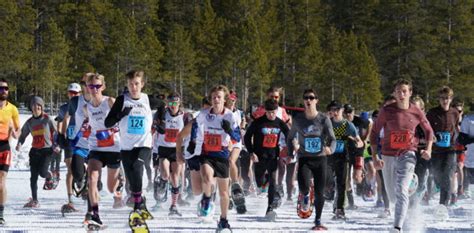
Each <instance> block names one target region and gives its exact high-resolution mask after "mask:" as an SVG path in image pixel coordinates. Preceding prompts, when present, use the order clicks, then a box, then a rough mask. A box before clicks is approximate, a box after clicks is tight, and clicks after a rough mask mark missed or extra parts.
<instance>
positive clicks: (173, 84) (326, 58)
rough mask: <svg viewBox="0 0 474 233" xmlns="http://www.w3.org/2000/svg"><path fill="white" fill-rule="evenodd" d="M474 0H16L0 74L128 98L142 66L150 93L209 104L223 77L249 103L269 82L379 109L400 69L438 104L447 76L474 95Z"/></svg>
mask: <svg viewBox="0 0 474 233" xmlns="http://www.w3.org/2000/svg"><path fill="white" fill-rule="evenodd" d="M473 5H474V3H473V1H471V0H469V1H466V0H464V1H461V0H445V1H441V0H433V1H424V0H421V1H420V0H403V1H402V0H398V1H396V0H387V1H379V0H348V1H339V0H281V1H280V0H279V1H276V0H226V1H220V0H181V1H175V0H160V1H159V0H67V1H52V0H50V1H43V0H16V1H15V0H8V1H0V35H1V36H0V51H1V52H2V56H0V76H1V77H4V78H7V79H8V80H9V81H10V86H11V87H12V88H11V96H12V98H13V100H15V101H18V102H21V101H22V99H24V98H25V97H26V96H28V95H31V94H39V95H41V96H43V97H45V101H46V102H47V103H50V104H53V105H54V104H55V103H60V102H63V101H65V99H66V96H65V93H66V86H67V84H68V83H70V82H73V81H75V82H78V81H79V79H80V77H81V76H82V74H83V73H85V72H98V73H101V74H103V75H104V76H105V77H106V86H107V90H106V93H107V94H109V95H113V96H115V95H117V94H118V93H120V91H121V89H122V88H123V87H124V86H125V85H126V83H125V78H124V74H125V73H126V72H127V71H128V70H130V69H143V70H144V71H145V73H146V79H147V85H146V89H145V92H147V93H155V94H157V93H162V94H166V93H169V92H170V91H176V92H178V93H180V94H181V95H182V96H183V99H184V101H185V103H186V105H187V106H193V107H194V108H197V107H198V105H199V103H200V100H201V98H202V97H203V96H204V95H206V94H207V93H208V91H209V89H210V88H211V87H212V86H214V85H216V84H225V85H227V86H228V87H230V88H232V89H234V90H236V91H237V93H238V94H239V100H240V105H241V106H242V107H243V108H247V107H248V106H249V105H251V104H258V103H261V101H262V100H263V99H264V92H265V90H266V89H267V88H268V87H269V86H282V87H284V102H285V103H284V104H286V105H293V106H296V105H299V104H301V102H302V100H301V93H302V90H303V89H305V88H309V87H312V88H314V89H315V90H317V91H318V93H319V96H320V102H321V105H322V106H325V104H327V103H328V102H329V101H330V100H332V99H338V100H340V101H341V102H343V103H351V104H352V105H353V106H355V107H356V108H357V109H360V110H370V109H374V108H377V106H378V105H379V103H380V101H381V100H382V99H383V96H386V95H389V94H390V91H391V89H392V83H393V82H394V80H396V79H399V78H407V79H410V80H412V81H413V82H414V87H415V90H414V92H415V93H416V94H418V95H420V96H422V97H423V98H424V99H425V101H426V102H428V105H434V104H436V103H437V101H436V93H437V90H438V89H439V87H441V86H442V85H449V86H450V87H452V88H453V89H454V91H455V95H456V96H457V97H458V98H460V99H462V100H464V101H472V100H473V99H474V85H473V81H474V25H473V18H474V17H473V9H474V8H473Z"/></svg>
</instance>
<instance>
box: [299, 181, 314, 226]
mask: <svg viewBox="0 0 474 233" xmlns="http://www.w3.org/2000/svg"><path fill="white" fill-rule="evenodd" d="M313 208H314V188H313V187H312V186H311V188H310V190H309V194H308V195H306V196H305V195H303V194H302V193H300V194H299V195H298V203H297V204H296V213H297V214H298V216H299V217H300V218H303V219H306V218H309V217H311V215H312V214H313Z"/></svg>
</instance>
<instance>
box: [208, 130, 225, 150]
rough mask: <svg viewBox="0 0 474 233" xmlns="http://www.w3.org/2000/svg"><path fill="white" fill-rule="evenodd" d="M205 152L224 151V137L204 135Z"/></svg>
mask: <svg viewBox="0 0 474 233" xmlns="http://www.w3.org/2000/svg"><path fill="white" fill-rule="evenodd" d="M204 150H205V151H208V152H220V151H222V137H221V135H220V134H205V135H204Z"/></svg>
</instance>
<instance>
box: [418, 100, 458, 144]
mask: <svg viewBox="0 0 474 233" xmlns="http://www.w3.org/2000/svg"><path fill="white" fill-rule="evenodd" d="M426 118H427V119H428V121H429V122H430V125H431V127H432V128H433V131H434V133H435V135H436V143H433V153H446V152H454V142H455V141H454V135H455V133H456V131H457V126H458V125H459V112H458V111H457V109H454V108H450V109H449V110H448V111H445V110H444V109H443V108H441V107H440V106H438V107H435V108H432V109H430V110H429V111H428V113H427V114H426Z"/></svg>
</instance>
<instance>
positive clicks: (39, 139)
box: [32, 135, 45, 149]
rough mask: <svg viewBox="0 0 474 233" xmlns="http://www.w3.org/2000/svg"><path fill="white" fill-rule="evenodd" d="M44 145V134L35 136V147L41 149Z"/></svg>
mask: <svg viewBox="0 0 474 233" xmlns="http://www.w3.org/2000/svg"><path fill="white" fill-rule="evenodd" d="M44 145H45V141H44V135H36V136H33V145H32V147H33V148H38V149H41V148H43V147H44Z"/></svg>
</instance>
